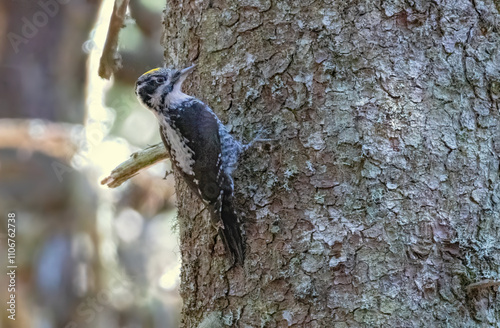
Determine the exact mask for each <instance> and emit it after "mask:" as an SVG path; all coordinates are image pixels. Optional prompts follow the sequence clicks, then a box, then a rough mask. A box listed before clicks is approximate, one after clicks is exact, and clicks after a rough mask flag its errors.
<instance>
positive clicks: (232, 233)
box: [214, 193, 245, 264]
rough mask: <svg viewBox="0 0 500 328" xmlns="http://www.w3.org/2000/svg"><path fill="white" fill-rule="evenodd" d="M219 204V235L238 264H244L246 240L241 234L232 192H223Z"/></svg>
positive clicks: (215, 213)
mask: <svg viewBox="0 0 500 328" xmlns="http://www.w3.org/2000/svg"><path fill="white" fill-rule="evenodd" d="M218 205H219V206H217V207H216V209H215V211H214V215H216V216H217V219H216V220H217V221H219V222H221V221H222V222H221V223H222V224H219V227H218V230H219V236H220V237H221V239H222V242H223V244H224V247H225V249H226V252H227V253H229V254H231V256H232V257H233V259H234V261H235V262H236V264H243V261H244V259H245V242H244V240H243V236H242V234H241V227H240V221H239V220H238V216H237V215H236V211H235V209H234V206H233V197H232V195H231V194H229V195H227V194H224V193H222V195H221V199H220V203H219V204H218Z"/></svg>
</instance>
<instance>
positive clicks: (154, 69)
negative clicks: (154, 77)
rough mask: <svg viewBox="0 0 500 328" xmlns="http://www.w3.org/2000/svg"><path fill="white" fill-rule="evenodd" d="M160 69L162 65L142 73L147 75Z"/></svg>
mask: <svg viewBox="0 0 500 328" xmlns="http://www.w3.org/2000/svg"><path fill="white" fill-rule="evenodd" d="M159 69H160V67H158V68H153V69H151V70H149V71H147V72H146V73H144V74H142V75H146V74H149V73H153V72H156V71H157V70H159Z"/></svg>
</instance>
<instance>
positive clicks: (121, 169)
mask: <svg viewBox="0 0 500 328" xmlns="http://www.w3.org/2000/svg"><path fill="white" fill-rule="evenodd" d="M168 157H169V156H168V154H167V152H166V151H165V146H164V145H163V144H162V143H158V144H156V145H154V146H151V147H148V148H146V149H142V150H139V151H137V152H135V153H133V154H132V155H130V158H129V159H127V160H126V161H125V162H123V163H121V164H120V165H118V166H117V167H116V168H115V169H114V170H113V171H111V173H110V175H109V176H108V177H106V178H104V179H103V180H102V181H101V184H102V185H108V187H109V188H116V187H118V186H120V185H121V184H122V183H124V182H125V181H127V180H128V179H130V178H132V177H133V176H135V175H137V174H139V171H141V170H143V169H145V168H148V167H150V166H151V165H153V164H156V163H158V162H159V161H161V160H164V159H167V158H168Z"/></svg>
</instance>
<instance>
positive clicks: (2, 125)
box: [0, 118, 78, 161]
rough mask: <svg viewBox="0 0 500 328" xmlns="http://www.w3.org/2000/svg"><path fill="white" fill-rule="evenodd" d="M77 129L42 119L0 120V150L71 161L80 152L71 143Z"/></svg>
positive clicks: (71, 125)
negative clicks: (38, 153)
mask: <svg viewBox="0 0 500 328" xmlns="http://www.w3.org/2000/svg"><path fill="white" fill-rule="evenodd" d="M75 127H77V125H73V124H69V123H58V122H50V121H47V120H40V119H8V118H5V119H0V149H2V148H13V149H19V150H25V151H29V152H34V151H39V152H42V153H44V154H47V155H49V156H53V157H57V158H60V159H63V160H65V161H69V160H70V159H71V157H73V155H75V153H76V152H77V150H78V146H77V145H76V144H75V143H74V142H72V141H71V131H72V130H73V129H74V128H75Z"/></svg>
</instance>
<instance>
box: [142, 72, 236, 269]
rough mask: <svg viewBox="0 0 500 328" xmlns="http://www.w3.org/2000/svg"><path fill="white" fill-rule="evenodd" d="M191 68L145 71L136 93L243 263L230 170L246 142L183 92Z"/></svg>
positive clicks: (232, 254)
mask: <svg viewBox="0 0 500 328" xmlns="http://www.w3.org/2000/svg"><path fill="white" fill-rule="evenodd" d="M195 67H196V65H192V66H190V67H187V68H184V69H181V70H178V69H175V68H166V67H160V68H155V69H152V70H149V71H147V72H146V73H144V74H142V75H141V76H140V77H139V78H138V79H137V82H136V86H135V94H136V96H137V98H138V99H139V102H140V103H141V104H142V105H143V106H144V107H146V108H147V109H149V110H150V111H151V112H152V113H153V114H154V115H155V116H156V118H157V119H158V123H159V127H160V136H161V139H162V141H163V144H164V145H165V148H166V150H167V151H168V153H169V154H170V158H171V160H172V162H173V164H174V167H175V168H176V170H178V172H179V173H180V175H181V176H182V178H183V179H184V181H186V183H187V185H188V186H189V187H190V188H191V190H192V191H193V192H194V193H195V194H196V195H198V196H199V197H200V199H201V200H202V201H203V203H204V204H205V205H206V207H207V208H208V209H209V212H210V217H211V220H212V223H213V225H214V226H215V228H216V229H217V231H218V235H219V236H220V238H221V240H222V242H223V244H224V247H225V250H226V253H228V254H229V256H230V258H232V260H233V261H234V263H236V264H240V265H242V264H243V262H244V258H245V243H244V240H243V235H242V230H241V224H240V220H239V216H238V215H237V213H236V210H235V206H234V180H233V177H232V173H233V171H234V170H235V169H236V166H237V163H238V159H239V157H240V155H241V153H242V152H243V151H244V150H245V146H244V145H242V144H241V143H240V142H239V141H238V140H236V139H235V138H234V137H233V136H232V135H231V134H230V133H229V132H228V131H227V129H226V127H225V126H224V124H222V122H221V121H220V119H219V118H218V117H217V115H216V114H215V113H214V111H213V110H212V109H211V108H210V107H209V106H207V105H206V104H205V103H203V102H202V101H201V100H199V99H197V98H195V97H193V96H190V95H187V94H185V93H184V92H182V83H183V82H184V80H185V79H186V77H187V76H188V75H189V74H190V73H191V72H192V71H193V70H194V69H195Z"/></svg>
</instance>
